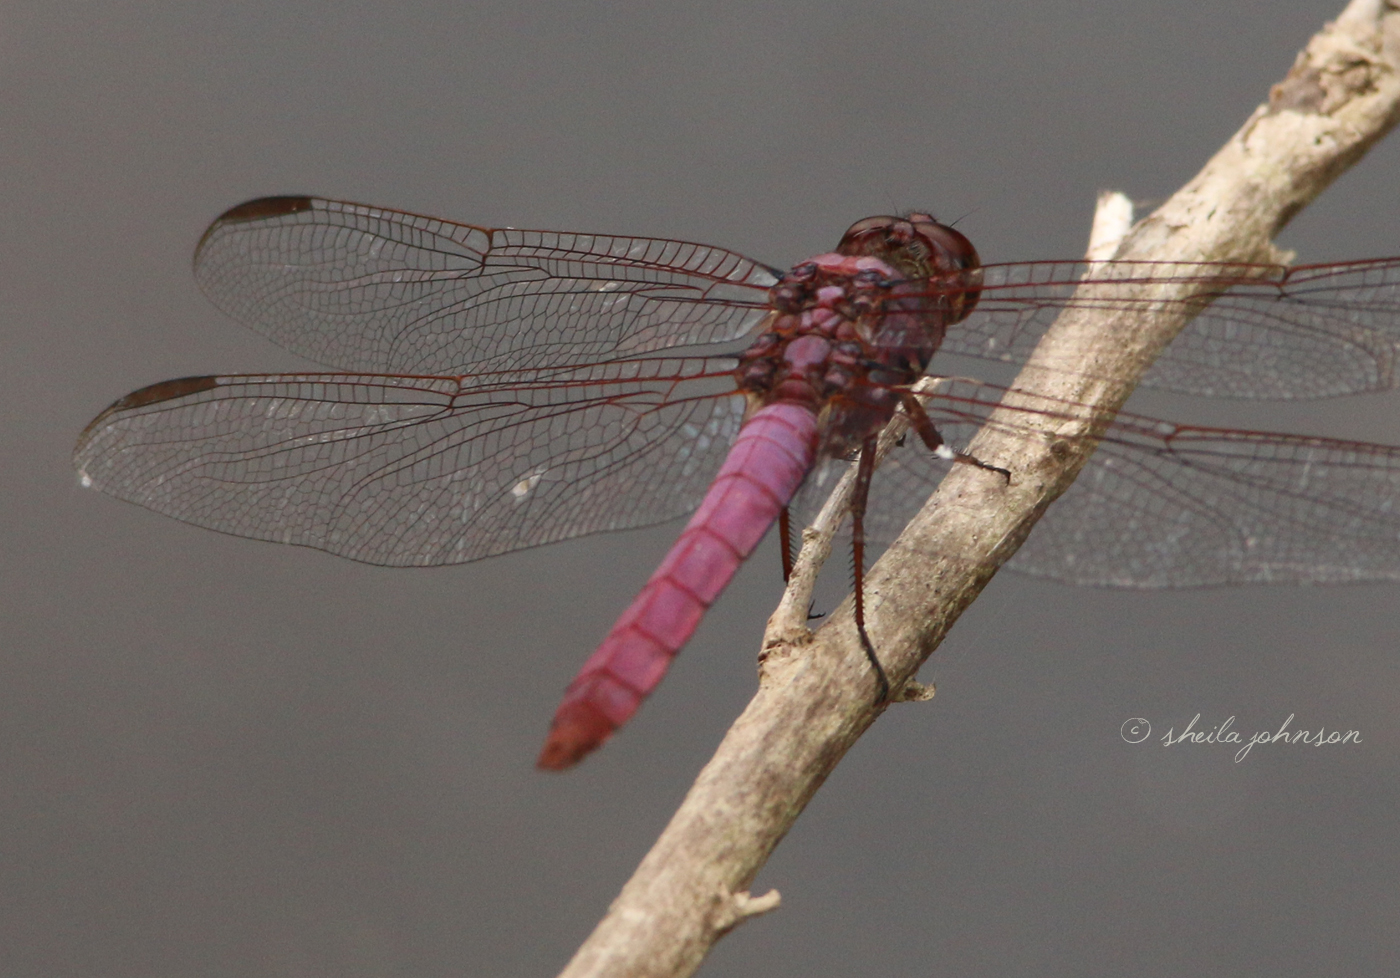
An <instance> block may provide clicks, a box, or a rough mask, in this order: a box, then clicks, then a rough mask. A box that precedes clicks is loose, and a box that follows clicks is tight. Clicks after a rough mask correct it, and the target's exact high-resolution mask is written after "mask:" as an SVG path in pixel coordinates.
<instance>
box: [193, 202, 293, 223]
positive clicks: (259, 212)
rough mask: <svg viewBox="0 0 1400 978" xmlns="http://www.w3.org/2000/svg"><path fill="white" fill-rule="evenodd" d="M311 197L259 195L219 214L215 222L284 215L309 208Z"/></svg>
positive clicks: (250, 219) (254, 219)
mask: <svg viewBox="0 0 1400 978" xmlns="http://www.w3.org/2000/svg"><path fill="white" fill-rule="evenodd" d="M311 202H312V198H310V197H306V196H287V197H259V198H258V199H257V200H246V201H244V202H243V203H241V204H238V205H237V206H235V207H230V208H229V209H228V210H226V211H224V212H223V213H222V214H220V215H219V216H218V217H217V218H216V219H215V220H214V223H215V224H233V223H237V222H241V221H261V220H263V219H264V218H268V217H285V216H286V215H288V214H297V213H300V212H301V211H309V210H311Z"/></svg>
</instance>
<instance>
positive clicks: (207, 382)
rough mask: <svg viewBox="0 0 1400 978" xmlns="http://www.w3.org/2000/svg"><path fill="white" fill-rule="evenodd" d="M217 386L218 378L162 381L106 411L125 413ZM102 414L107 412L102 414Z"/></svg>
mask: <svg viewBox="0 0 1400 978" xmlns="http://www.w3.org/2000/svg"><path fill="white" fill-rule="evenodd" d="M217 386H219V378H218V377H212V376H210V377H180V378H179V379H177V380H162V381H161V382H160V383H159V384H152V385H151V386H150V387H143V388H141V389H140V390H139V391H132V392H131V393H130V394H128V395H126V397H123V398H122V399H121V400H119V401H117V402H116V403H115V404H113V405H112V406H111V407H109V408H108V409H107V411H127V410H130V409H131V408H139V407H145V406H146V405H147V404H159V403H160V402H161V401H173V400H174V399H175V398H177V397H185V396H187V395H190V394H198V393H199V392H200V391H207V390H209V389H211V388H214V387H217ZM103 413H104V414H105V413H107V412H103Z"/></svg>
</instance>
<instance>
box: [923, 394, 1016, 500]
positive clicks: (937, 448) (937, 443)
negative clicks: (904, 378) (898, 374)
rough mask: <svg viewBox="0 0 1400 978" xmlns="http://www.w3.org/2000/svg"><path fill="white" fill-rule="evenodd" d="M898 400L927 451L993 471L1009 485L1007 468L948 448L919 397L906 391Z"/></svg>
mask: <svg viewBox="0 0 1400 978" xmlns="http://www.w3.org/2000/svg"><path fill="white" fill-rule="evenodd" d="M900 402H901V403H902V404H903V405H904V413H905V414H907V415H908V416H909V423H910V424H911V425H912V426H913V427H914V430H915V431H917V432H918V433H919V438H921V439H922V440H923V443H924V445H925V446H926V447H927V448H928V450H929V451H931V452H933V454H935V455H937V456H938V457H939V458H946V459H951V460H953V461H954V462H961V463H962V464H963V465H975V466H976V467H977V468H979V469H982V470H984V471H987V472H995V473H997V474H998V475H1000V476H1001V477H1002V478H1003V479H1005V480H1006V482H1007V484H1008V485H1010V483H1011V472H1010V471H1009V470H1007V469H1003V468H1002V467H1001V466H999V465H989V464H988V463H986V462H984V461H982V460H981V459H980V458H978V457H977V456H975V455H968V454H967V453H965V452H955V451H953V450H952V449H951V448H949V447H948V446H947V444H945V443H944V441H943V436H942V435H941V434H939V432H938V428H937V427H936V426H935V425H934V423H933V420H932V419H931V418H930V417H929V416H928V413H927V412H925V411H924V406H923V405H922V404H920V403H919V399H918V398H917V397H915V396H914V395H913V394H912V393H909V392H907V391H906V392H905V393H904V394H903V396H902V397H901V398H900Z"/></svg>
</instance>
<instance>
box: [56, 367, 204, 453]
mask: <svg viewBox="0 0 1400 978" xmlns="http://www.w3.org/2000/svg"><path fill="white" fill-rule="evenodd" d="M218 386H219V378H218V377H214V376H209V377H181V378H179V379H177V380H163V381H161V382H160V383H159V384H152V385H151V386H150V387H143V388H141V389H140V390H139V391H132V392H131V393H130V394H128V395H126V397H123V398H120V399H119V400H117V401H114V402H113V403H112V405H111V406H110V407H109V408H107V410H105V411H103V412H102V413H101V414H99V415H98V416H97V417H95V418H93V419H92V422H91V423H90V424H89V425H88V426H87V427H86V428H84V429H83V434H82V437H81V438H80V439H79V441H85V440H86V439H87V436H88V434H89V433H91V432H93V431H95V430H97V429H98V428H99V427H101V426H102V424H103V423H104V422H105V421H106V420H107V419H108V418H110V417H111V416H112V415H114V414H120V413H121V412H123V411H130V410H132V409H133V408H140V407H146V406H147V405H149V404H160V403H161V402H162V401H173V400H175V399H176V398H177V397H188V396H189V395H190V394H198V393H199V392H200V391H207V390H210V389H211V388H214V387H218Z"/></svg>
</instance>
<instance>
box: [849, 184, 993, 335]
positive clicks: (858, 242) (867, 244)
mask: <svg viewBox="0 0 1400 978" xmlns="http://www.w3.org/2000/svg"><path fill="white" fill-rule="evenodd" d="M836 251H837V253H838V254H842V255H850V256H860V255H871V256H873V257H875V258H879V259H880V260H881V261H884V262H885V263H886V264H889V265H892V266H894V267H895V268H897V269H898V270H899V271H900V272H901V273H902V274H903V275H904V276H905V277H906V278H910V279H915V280H918V279H928V280H929V284H930V286H931V287H932V290H934V291H936V292H938V293H940V294H942V295H943V296H944V297H945V298H946V300H947V304H948V309H949V311H950V312H951V313H952V316H951V318H950V322H957V321H959V320H961V319H963V318H965V317H966V316H967V314H968V313H970V312H972V309H973V307H974V306H976V305H977V299H978V296H979V295H981V290H980V289H979V288H978V286H979V285H980V284H981V282H982V275H981V272H980V271H979V269H980V268H981V266H982V260H981V259H980V258H979V257H978V256H977V249H976V248H974V247H973V246H972V242H971V241H969V240H967V237H966V235H964V234H963V233H962V232H961V231H957V230H955V229H953V228H951V227H949V226H948V225H946V224H940V223H939V222H938V221H936V220H934V218H933V215H931V214H921V213H918V212H917V211H916V212H915V213H912V214H910V215H909V216H907V217H889V216H883V217H867V218H865V219H863V220H860V221H856V223H854V224H852V225H851V226H850V228H849V229H847V231H846V233H845V234H843V235H842V236H841V243H840V244H839V245H837V246H836Z"/></svg>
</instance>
